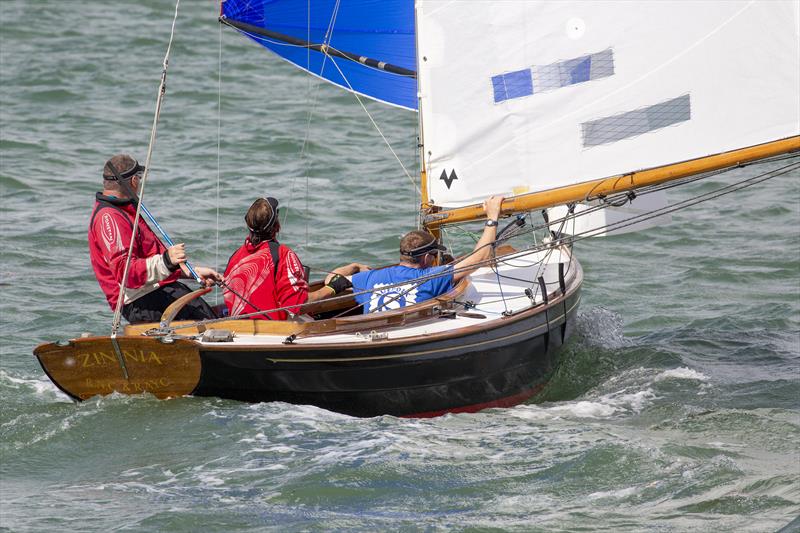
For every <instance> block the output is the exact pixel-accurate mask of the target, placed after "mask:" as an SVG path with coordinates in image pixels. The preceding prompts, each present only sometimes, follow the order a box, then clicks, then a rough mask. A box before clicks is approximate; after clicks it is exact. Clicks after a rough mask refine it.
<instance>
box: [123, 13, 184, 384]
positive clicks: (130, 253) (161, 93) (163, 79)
mask: <svg viewBox="0 0 800 533" xmlns="http://www.w3.org/2000/svg"><path fill="white" fill-rule="evenodd" d="M180 3H181V0H177V2H176V3H175V15H174V16H173V18H172V29H171V30H170V33H169V43H168V44H167V52H166V54H165V55H164V62H163V64H162V70H161V83H160V84H159V86H158V97H157V98H156V110H155V114H154V116H153V126H152V128H151V129H150V143H149V145H148V146H147V157H146V158H145V163H144V173H143V174H142V180H141V185H140V186H139V202H138V203H137V204H136V216H135V217H134V218H133V229H132V234H131V243H130V245H129V246H128V256H127V258H126V260H125V269H124V270H123V271H122V283H120V286H119V297H118V298H117V307H116V309H115V310H114V320H113V322H112V324H111V338H112V339H113V340H114V341H115V342H116V337H117V331H118V330H119V325H120V321H121V320H122V305H123V302H124V301H125V285H126V283H127V281H128V270H129V268H130V265H131V259H132V257H133V246H134V244H135V243H136V233H137V230H138V229H139V218H140V216H141V212H142V205H143V203H144V189H145V185H147V176H148V175H149V174H150V159H151V156H152V155H153V145H154V144H155V141H156V131H157V130H158V117H159V115H160V114H161V103H162V101H163V100H164V93H165V92H166V84H167V68H169V53H170V50H171V49H172V39H173V38H174V36H175V22H176V21H177V20H178V6H180ZM114 347H115V349H116V350H117V355H118V356H119V357H121V355H120V354H119V349H118V348H117V345H116V344H114ZM123 373H124V374H125V377H126V379H127V370H126V369H125V366H124V360H123Z"/></svg>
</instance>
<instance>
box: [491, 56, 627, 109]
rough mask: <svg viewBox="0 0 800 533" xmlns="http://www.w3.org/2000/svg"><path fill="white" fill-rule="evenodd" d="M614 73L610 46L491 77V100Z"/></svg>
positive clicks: (535, 91)
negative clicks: (605, 48) (595, 51)
mask: <svg viewBox="0 0 800 533" xmlns="http://www.w3.org/2000/svg"><path fill="white" fill-rule="evenodd" d="M613 75H614V53H613V50H612V49H610V48H609V49H607V50H603V51H602V52H597V53H595V54H589V55H585V56H580V57H576V58H573V59H568V60H566V61H559V62H557V63H551V64H549V65H535V66H533V67H531V68H529V69H524V70H517V71H513V72H506V73H503V74H498V75H495V76H492V90H493V93H494V102H495V103H496V104H499V103H501V102H505V101H506V100H512V99H515V98H522V97H525V96H531V95H533V94H538V93H544V92H547V91H553V90H556V89H561V88H562V87H569V86H570V85H577V84H579V83H584V82H587V81H591V80H597V79H600V78H605V77H608V76H613Z"/></svg>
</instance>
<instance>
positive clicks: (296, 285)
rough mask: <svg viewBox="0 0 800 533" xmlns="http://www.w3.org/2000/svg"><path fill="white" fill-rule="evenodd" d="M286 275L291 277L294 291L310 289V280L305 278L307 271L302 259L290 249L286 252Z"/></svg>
mask: <svg viewBox="0 0 800 533" xmlns="http://www.w3.org/2000/svg"><path fill="white" fill-rule="evenodd" d="M286 275H287V277H288V278H289V283H291V285H292V288H293V289H294V292H297V291H299V290H301V289H302V290H308V282H306V279H305V272H304V271H303V265H302V264H301V263H300V259H299V258H298V257H297V254H295V253H294V252H293V251H291V250H289V251H288V252H287V254H286Z"/></svg>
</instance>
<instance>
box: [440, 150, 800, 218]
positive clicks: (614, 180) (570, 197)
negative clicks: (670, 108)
mask: <svg viewBox="0 0 800 533" xmlns="http://www.w3.org/2000/svg"><path fill="white" fill-rule="evenodd" d="M794 152H800V135H797V136H793V137H789V138H786V139H780V140H777V141H773V142H769V143H764V144H761V145H757V146H750V147H747V148H742V149H738V150H732V151H729V152H725V153H721V154H715V155H710V156H706V157H702V158H698V159H694V160H690V161H683V162H680V163H674V164H670V165H665V166H661V167H656V168H650V169H645V170H640V171H636V172H630V173H627V174H620V175H616V176H611V177H607V178H602V179H598V180H594V181H589V182H585V183H580V184H577V185H570V186H566V187H561V188H557V189H552V190H546V191H541V192H538V193H532V194H526V195H520V196H516V197H514V198H509V199H507V200H505V201H504V202H503V213H504V214H512V213H519V212H526V211H532V210H537V209H545V208H549V207H554V206H559V205H564V204H568V203H572V202H582V201H586V200H591V199H594V198H601V197H604V196H608V195H612V194H616V193H620V192H625V191H629V190H635V189H638V188H641V187H646V186H651V185H658V184H661V183H666V182H669V181H674V180H678V179H683V178H686V177H689V176H693V175H698V174H703V173H706V172H712V171H715V170H720V169H725V168H730V167H735V166H739V165H745V164H748V163H752V162H755V161H759V160H761V159H766V158H769V157H774V156H779V155H783V154H788V153H794ZM484 216H485V215H484V212H483V208H482V207H481V206H480V205H472V206H466V207H462V208H456V209H452V210H448V211H443V212H437V213H432V214H430V215H428V216H426V217H425V220H424V222H425V225H426V227H428V228H432V229H433V228H439V227H441V226H443V225H448V224H456V223H463V222H469V221H471V220H480V219H482V218H484Z"/></svg>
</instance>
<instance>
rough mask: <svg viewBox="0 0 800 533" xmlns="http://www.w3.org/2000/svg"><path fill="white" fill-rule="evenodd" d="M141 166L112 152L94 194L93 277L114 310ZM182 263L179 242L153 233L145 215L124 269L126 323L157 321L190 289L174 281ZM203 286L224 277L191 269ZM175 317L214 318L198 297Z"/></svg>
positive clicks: (203, 269)
mask: <svg viewBox="0 0 800 533" xmlns="http://www.w3.org/2000/svg"><path fill="white" fill-rule="evenodd" d="M143 170H144V167H142V166H140V165H139V163H138V162H137V161H136V160H135V159H134V158H132V157H131V156H129V155H127V154H119V155H115V156H114V157H112V158H111V159H109V160H108V161H107V162H106V164H105V166H104V168H103V192H98V193H97V195H96V202H95V206H94V210H93V212H92V217H91V220H90V222H89V254H90V257H91V262H92V268H93V269H94V274H95V277H97V281H98V283H99V284H100V288H101V289H102V290H103V292H104V293H105V295H106V299H107V300H108V304H109V305H110V306H111V309H116V306H117V300H118V299H119V297H120V294H119V293H120V285H121V284H122V275H123V271H124V269H125V262H126V260H127V258H128V248H129V246H130V243H131V236H132V235H133V221H134V218H135V216H136V202H137V198H136V191H138V190H139V180H140V179H141V175H142V174H141V173H142V171H143ZM185 261H186V250H185V247H184V245H183V243H180V244H176V245H174V246H171V247H170V248H167V247H166V246H164V245H163V244H162V243H161V241H160V240H159V239H158V237H156V235H155V233H153V231H152V230H151V229H150V227H149V226H148V225H147V223H146V222H145V221H144V219H143V217H141V216H140V217H139V227H138V229H137V231H136V240H135V243H134V246H133V251H132V258H131V261H130V266H129V267H128V278H127V282H126V284H125V285H126V286H125V290H124V291H123V298H124V300H123V307H122V315H123V316H124V317H125V318H126V319H127V320H128V322H130V323H132V324H133V323H137V322H158V321H159V319H160V318H161V313H163V312H164V310H165V309H166V308H167V307H168V306H169V304H171V303H172V302H174V301H175V300H176V299H177V298H180V297H181V296H183V295H184V294H188V293H189V292H191V291H190V289H189V288H188V287H187V286H186V285H184V284H183V283H180V282H178V279H179V278H181V277H184V276H183V275H182V274H183V271H182V267H183V268H185V267H184V266H183V263H184V262H185ZM194 268H195V271H196V272H197V274H198V275H199V276H200V277H201V278H202V279H203V282H204V283H205V284H206V285H211V284H213V283H214V281H215V280H221V279H222V277H221V276H220V275H219V274H218V273H217V272H215V271H214V270H212V269H210V268H206V267H194ZM176 318H178V319H186V320H200V319H204V318H216V314H215V313H214V311H213V310H212V309H211V307H210V306H209V305H208V304H207V303H206V302H205V301H203V300H202V299H200V298H197V299H195V300H193V301H191V302H189V304H187V305H186V307H184V308H183V309H182V310H181V312H180V313H178V316H177V317H176Z"/></svg>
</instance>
